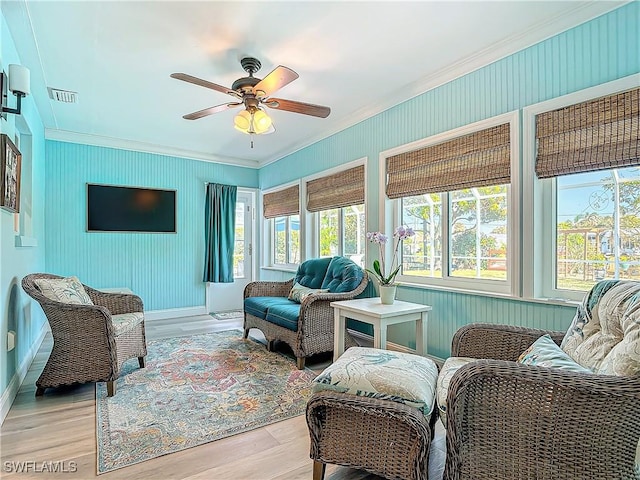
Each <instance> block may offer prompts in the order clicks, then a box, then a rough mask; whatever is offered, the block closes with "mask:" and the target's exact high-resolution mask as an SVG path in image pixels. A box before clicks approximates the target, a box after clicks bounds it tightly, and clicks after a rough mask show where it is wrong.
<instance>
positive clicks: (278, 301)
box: [244, 297, 299, 320]
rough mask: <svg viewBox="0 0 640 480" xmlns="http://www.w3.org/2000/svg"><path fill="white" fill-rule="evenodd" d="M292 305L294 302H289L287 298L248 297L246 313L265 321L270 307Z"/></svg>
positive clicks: (245, 305) (245, 304) (246, 299)
mask: <svg viewBox="0 0 640 480" xmlns="http://www.w3.org/2000/svg"><path fill="white" fill-rule="evenodd" d="M290 303H293V302H291V300H287V298H286V297H247V298H245V299H244V311H245V312H247V313H250V314H251V315H253V316H254V317H258V318H261V319H263V320H264V319H266V318H267V310H268V309H269V307H272V306H273V305H288V304H290ZM298 306H299V305H298Z"/></svg>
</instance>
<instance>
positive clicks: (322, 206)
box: [306, 165, 366, 266]
mask: <svg viewBox="0 0 640 480" xmlns="http://www.w3.org/2000/svg"><path fill="white" fill-rule="evenodd" d="M364 178H365V172H364V165H358V166H356V167H353V168H348V169H346V170H341V171H339V172H337V173H334V174H330V175H325V176H322V177H319V178H315V179H313V180H309V181H308V182H307V184H306V185H307V210H308V211H309V212H311V213H315V215H316V228H317V245H318V254H319V255H320V256H321V257H328V256H334V255H340V256H345V257H348V258H350V259H351V260H353V261H354V262H355V263H357V264H358V265H360V266H363V265H364V254H365V236H366V232H365V229H366V225H365V216H364V215H365V208H364Z"/></svg>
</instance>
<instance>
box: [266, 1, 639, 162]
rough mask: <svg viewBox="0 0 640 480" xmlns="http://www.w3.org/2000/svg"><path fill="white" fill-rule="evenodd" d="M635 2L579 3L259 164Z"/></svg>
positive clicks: (278, 157) (279, 157) (407, 86)
mask: <svg viewBox="0 0 640 480" xmlns="http://www.w3.org/2000/svg"><path fill="white" fill-rule="evenodd" d="M631 1H632V0H624V1H619V2H597V1H595V2H591V3H588V4H586V5H579V6H576V7H574V8H571V9H569V10H567V11H565V12H564V13H563V14H562V15H559V16H558V17H556V18H554V19H553V20H551V21H544V22H539V23H538V24H537V25H534V26H532V27H530V28H528V29H527V30H523V31H522V32H519V33H517V34H515V35H511V36H510V37H507V38H504V39H502V40H500V41H499V42H496V43H494V44H493V45H491V46H489V47H487V48H485V49H483V50H480V51H478V52H476V53H474V54H472V55H469V56H467V57H465V58H463V59H462V60H460V61H459V62H456V63H454V64H452V65H450V66H449V67H447V68H444V69H442V70H439V71H438V72H436V73H435V74H433V75H429V76H427V77H423V78H421V79H418V80H416V81H415V82H412V83H409V84H408V85H405V86H404V87H402V88H400V89H398V90H397V91H396V93H395V94H392V95H391V96H387V97H386V98H385V99H384V100H383V101H381V102H377V103H376V104H375V105H372V106H368V107H366V108H363V109H360V110H358V111H356V112H354V113H353V114H351V115H349V116H347V117H345V118H344V120H343V121H342V122H340V123H339V124H338V125H337V126H335V127H334V128H332V129H331V130H330V131H324V132H322V133H320V134H318V135H316V136H314V137H310V138H308V139H306V141H304V142H300V143H297V144H294V145H291V146H290V148H287V149H283V150H281V151H280V152H278V153H277V154H276V155H273V156H271V157H270V158H268V159H265V160H263V161H261V162H260V163H259V166H260V168H262V167H265V166H267V165H269V164H270V163H273V162H276V161H278V160H280V159H282V158H284V157H286V156H288V155H292V154H294V153H296V152H298V151H300V150H302V149H304V148H307V147H309V146H310V145H313V144H314V143H317V142H319V141H321V140H324V139H325V138H329V137H331V136H332V135H335V134H336V133H339V132H341V131H343V130H346V129H347V128H349V127H352V126H354V125H356V124H358V123H360V122H362V121H364V120H367V119H368V118H371V117H374V116H375V115H378V114H379V113H382V112H384V111H385V110H388V109H390V108H392V107H395V106H396V105H399V104H401V103H404V102H406V101H408V100H411V99H412V98H415V97H417V96H419V95H422V94H424V93H426V92H428V91H429V90H433V89H434V88H437V87H440V86H442V85H444V84H446V83H449V82H451V81H453V80H455V79H457V78H460V77H462V76H464V75H467V74H469V73H471V72H474V71H476V70H478V69H480V68H482V67H484V66H487V65H490V64H492V63H494V62H496V61H498V60H500V59H502V58H506V57H508V56H509V55H513V54H515V53H517V52H519V51H521V50H524V49H526V48H528V47H531V46H533V45H535V44H537V43H540V42H543V41H545V40H547V39H549V38H551V37H554V36H556V35H559V34H561V33H563V32H565V31H567V30H570V29H572V28H575V27H577V26H579V25H581V24H583V23H586V22H588V21H590V20H593V19H594V18H597V17H599V16H602V15H604V14H606V13H608V12H610V11H612V10H615V9H617V8H619V7H621V6H623V5H625V4H627V3H631ZM605 5H606V6H605Z"/></svg>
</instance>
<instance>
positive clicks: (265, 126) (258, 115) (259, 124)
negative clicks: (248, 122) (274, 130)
mask: <svg viewBox="0 0 640 480" xmlns="http://www.w3.org/2000/svg"><path fill="white" fill-rule="evenodd" d="M253 127H254V128H255V130H256V133H265V132H266V131H267V130H269V127H271V117H269V115H267V114H266V113H265V112H264V110H257V111H256V112H255V113H254V114H253Z"/></svg>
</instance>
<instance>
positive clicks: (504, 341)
mask: <svg viewBox="0 0 640 480" xmlns="http://www.w3.org/2000/svg"><path fill="white" fill-rule="evenodd" d="M545 334H549V335H551V338H552V339H553V341H554V342H556V343H557V344H558V345H560V342H562V339H563V338H564V335H565V332H553V331H547V330H540V329H537V328H526V327H514V326H511V325H500V324H493V323H472V324H469V325H465V326H464V327H461V328H459V329H458V331H457V332H456V333H455V334H454V336H453V341H452V343H451V356H453V357H472V358H491V359H494V360H509V361H513V362H515V361H516V360H517V359H518V357H519V356H520V354H521V353H522V352H524V351H525V350H526V349H527V348H529V346H530V345H531V344H532V343H533V342H535V341H536V340H537V339H538V338H540V337H541V336H542V335H545Z"/></svg>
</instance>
